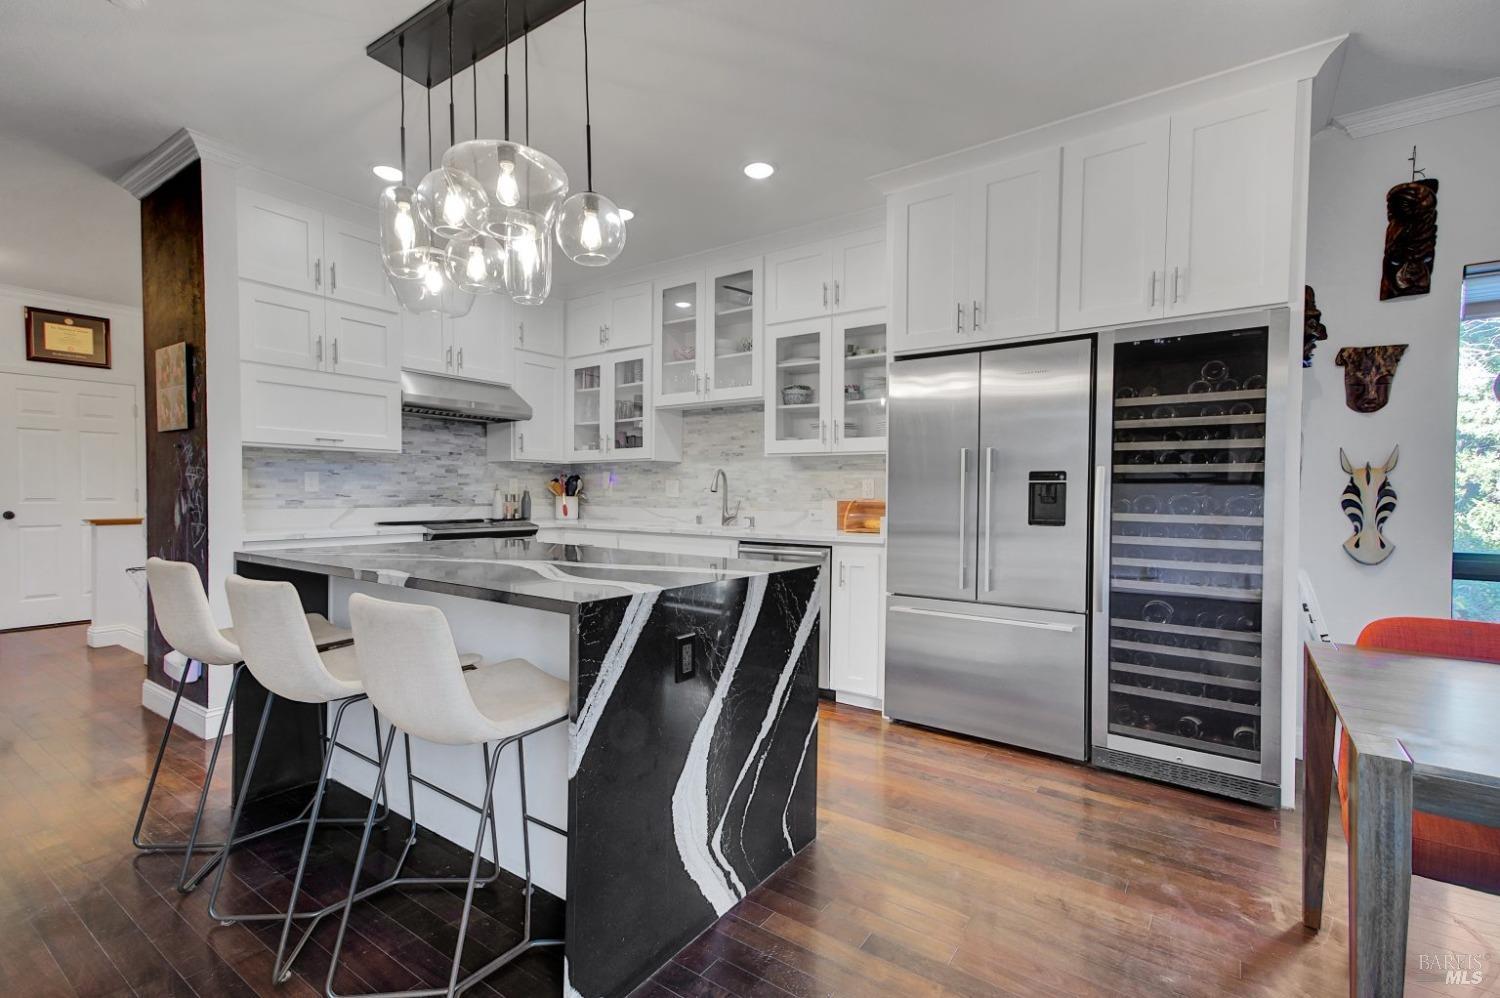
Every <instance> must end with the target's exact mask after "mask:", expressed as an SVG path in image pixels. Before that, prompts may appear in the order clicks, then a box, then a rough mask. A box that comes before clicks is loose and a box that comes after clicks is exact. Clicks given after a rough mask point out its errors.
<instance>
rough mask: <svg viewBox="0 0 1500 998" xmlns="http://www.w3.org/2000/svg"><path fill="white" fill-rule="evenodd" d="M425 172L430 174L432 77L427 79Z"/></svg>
mask: <svg viewBox="0 0 1500 998" xmlns="http://www.w3.org/2000/svg"><path fill="white" fill-rule="evenodd" d="M427 172H428V173H431V172H432V77H431V76H430V75H429V76H428V77H427Z"/></svg>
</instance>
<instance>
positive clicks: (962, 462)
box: [958, 447, 969, 589]
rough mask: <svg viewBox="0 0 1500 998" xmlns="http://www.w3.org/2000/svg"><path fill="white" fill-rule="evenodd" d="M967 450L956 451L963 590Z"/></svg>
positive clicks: (959, 557) (965, 561)
mask: <svg viewBox="0 0 1500 998" xmlns="http://www.w3.org/2000/svg"><path fill="white" fill-rule="evenodd" d="M968 485H969V448H967V447H960V448H959V449H958V588H960V589H962V588H964V579H965V578H967V573H966V568H967V564H968V559H966V558H965V557H964V545H965V543H966V542H967V541H968V537H969V530H968V520H969V501H968V499H969V497H968Z"/></svg>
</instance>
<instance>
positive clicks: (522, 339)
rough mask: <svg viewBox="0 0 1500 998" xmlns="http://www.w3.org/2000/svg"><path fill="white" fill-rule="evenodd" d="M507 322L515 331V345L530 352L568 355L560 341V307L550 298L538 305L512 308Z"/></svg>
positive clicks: (562, 341) (563, 343)
mask: <svg viewBox="0 0 1500 998" xmlns="http://www.w3.org/2000/svg"><path fill="white" fill-rule="evenodd" d="M510 323H511V325H512V327H514V329H515V342H516V346H517V347H519V348H520V349H522V350H529V351H531V352H532V353H544V354H547V355H549V356H552V357H562V356H564V355H565V354H566V353H567V345H566V343H565V341H564V339H563V304H562V302H560V301H558V300H556V299H552V300H549V301H547V302H544V303H543V304H541V305H512V306H511V309H510Z"/></svg>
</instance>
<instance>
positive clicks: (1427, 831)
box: [1339, 617, 1500, 894]
mask: <svg viewBox="0 0 1500 998" xmlns="http://www.w3.org/2000/svg"><path fill="white" fill-rule="evenodd" d="M1357 644H1358V645H1359V647H1361V648H1379V649H1382V650H1385V651H1394V652H1404V653H1406V654H1408V655H1431V656H1434V657H1438V658H1467V659H1474V660H1477V661H1482V662H1496V663H1500V624H1485V623H1480V622H1478V621H1472V620H1449V619H1447V618H1446V617H1387V618H1385V619H1384V620H1376V621H1373V622H1372V623H1371V624H1370V625H1369V626H1367V627H1366V628H1365V629H1364V630H1363V631H1361V632H1360V635H1359V640H1358V642H1357ZM1348 773H1349V735H1348V734H1347V733H1345V734H1344V736H1343V737H1342V738H1341V739H1340V741H1339V804H1340V806H1341V807H1340V809H1341V812H1342V814H1343V820H1344V837H1345V838H1348V836H1349V777H1348ZM1411 872H1412V874H1413V875H1414V876H1418V877H1426V878H1428V879H1429V880H1441V881H1443V882H1444V883H1448V884H1457V885H1458V886H1460V887H1471V888H1473V889H1474V890H1479V891H1486V892H1488V893H1491V894H1495V893H1500V828H1490V827H1488V826H1486V825H1475V824H1472V823H1470V822H1467V821H1458V820H1456V819H1453V818H1444V817H1442V816H1440V815H1436V814H1428V813H1426V812H1425V811H1413V812H1412V816H1411Z"/></svg>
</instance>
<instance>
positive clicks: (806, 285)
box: [764, 229, 886, 323]
mask: <svg viewBox="0 0 1500 998" xmlns="http://www.w3.org/2000/svg"><path fill="white" fill-rule="evenodd" d="M885 271H886V267H885V232H884V231H883V230H881V229H870V230H867V231H864V232H856V233H851V234H849V235H845V236H839V237H838V238H836V239H831V240H825V241H823V242H819V243H812V244H809V245H807V246H798V247H795V248H793V249H788V250H782V251H781V252H779V253H772V254H769V255H768V256H767V257H766V262H765V275H766V297H765V316H764V319H765V321H766V322H767V323H776V322H797V321H801V320H803V319H815V318H819V317H821V316H825V315H836V314H838V313H840V312H854V311H859V310H861V309H866V308H881V307H884V306H885V304H886V278H885Z"/></svg>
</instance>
